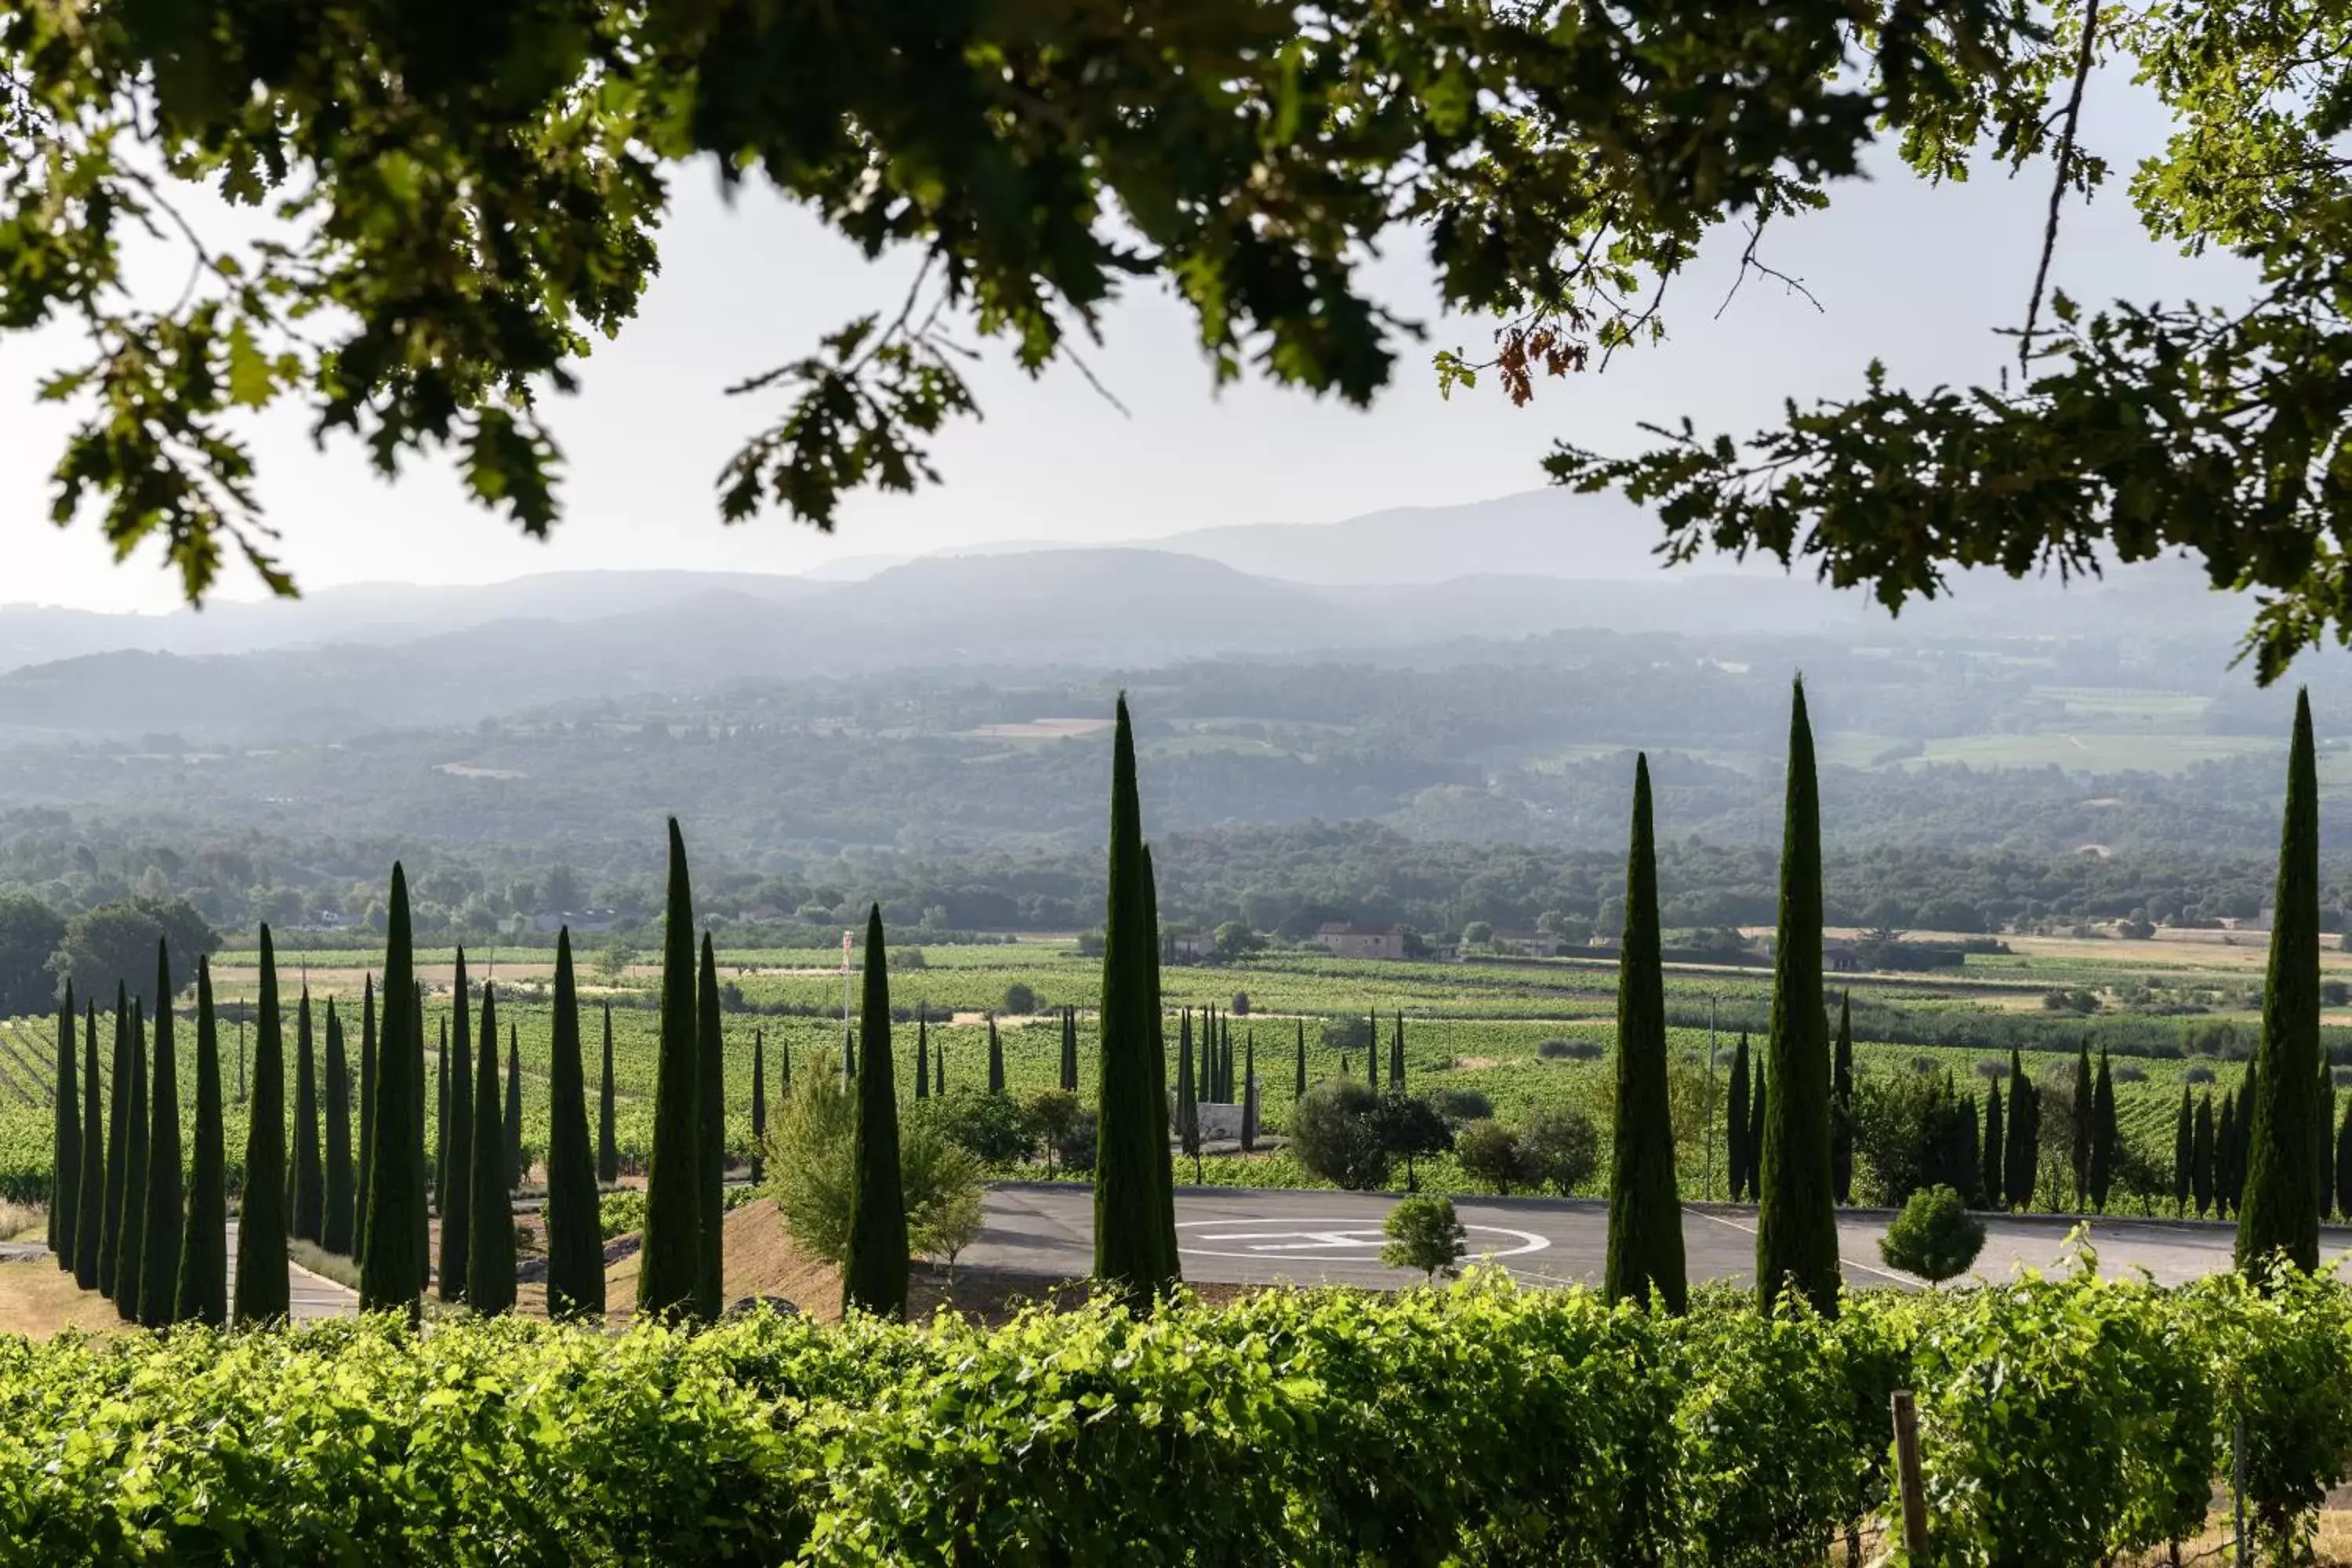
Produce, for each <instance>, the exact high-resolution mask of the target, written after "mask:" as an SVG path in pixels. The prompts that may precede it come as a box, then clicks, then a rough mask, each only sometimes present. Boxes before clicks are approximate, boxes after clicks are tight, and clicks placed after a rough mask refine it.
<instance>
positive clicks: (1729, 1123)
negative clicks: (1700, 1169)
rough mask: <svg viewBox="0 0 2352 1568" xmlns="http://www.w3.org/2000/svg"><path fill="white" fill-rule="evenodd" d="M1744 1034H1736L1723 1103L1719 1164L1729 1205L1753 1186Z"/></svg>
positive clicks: (1752, 1145)
mask: <svg viewBox="0 0 2352 1568" xmlns="http://www.w3.org/2000/svg"><path fill="white" fill-rule="evenodd" d="M1750 1094H1751V1091H1750V1089H1749V1087H1748V1031H1747V1030H1745V1029H1742V1030H1740V1031H1739V1045H1738V1048H1736V1049H1735V1050H1734V1051H1733V1052H1732V1053H1731V1089H1730V1091H1729V1093H1728V1094H1727V1095H1726V1097H1725V1100H1724V1116H1723V1163H1724V1165H1725V1167H1726V1168H1727V1172H1728V1181H1729V1184H1730V1188H1731V1201H1732V1202H1733V1203H1738V1201H1739V1200H1740V1199H1741V1198H1744V1197H1746V1196H1748V1192H1749V1190H1750V1189H1751V1188H1752V1187H1754V1186H1755V1184H1756V1146H1755V1144H1754V1143H1752V1142H1749V1140H1748V1100H1749V1098H1750Z"/></svg>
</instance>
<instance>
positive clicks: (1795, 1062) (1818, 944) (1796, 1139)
mask: <svg viewBox="0 0 2352 1568" xmlns="http://www.w3.org/2000/svg"><path fill="white" fill-rule="evenodd" d="M1757 1100H1758V1102H1759V1104H1762V1105H1765V1106H1766V1107H1767V1108H1768V1110H1769V1114H1768V1115H1767V1116H1766V1117H1765V1119H1764V1136H1763V1139H1762V1141H1761V1146H1760V1154H1759V1166H1758V1171H1759V1175H1760V1177H1761V1183H1760V1186H1759V1193H1760V1194H1761V1195H1760V1196H1759V1199H1758V1205H1759V1212H1758V1215H1757V1223H1756V1289H1757V1295H1758V1297H1759V1300H1761V1301H1762V1302H1763V1304H1764V1306H1765V1308H1766V1309H1767V1310H1770V1309H1771V1308H1772V1307H1773V1306H1774V1305H1775V1304H1776V1303H1777V1302H1778V1301H1779V1300H1780V1294H1781V1292H1782V1291H1783V1290H1784V1289H1788V1288H1790V1287H1794V1288H1795V1289H1798V1290H1800V1291H1801V1292H1803V1294H1804V1296H1805V1298H1806V1299H1807V1300H1810V1301H1811V1303H1812V1304H1813V1306H1814V1308H1815V1309H1816V1310H1819V1311H1821V1312H1822V1314H1824V1315H1825V1316H1832V1317H1833V1316H1835V1315H1836V1313H1837V1309H1838V1284H1839V1277H1838V1248H1837V1213H1836V1207H1835V1198H1834V1195H1833V1194H1832V1191H1831V1185H1830V1104H1829V1100H1830V1042H1829V1019H1828V1016H1827V1015H1826V1014H1825V1013H1824V1012H1823V1011H1822V811H1821V794H1820V789H1819V786H1818V784H1816V782H1815V779H1814V775H1813V732H1812V727H1811V723H1810V722H1809V721H1807V719H1806V715H1805V686H1804V682H1803V680H1801V679H1800V680H1799V681H1798V682H1797V683H1796V688H1795V695H1794V698H1793V700H1792V705H1791V708H1790V719H1789V795H1788V802H1787V814H1786V821H1785V824H1784V826H1783V827H1782V832H1781V844H1780V936H1779V939H1778V943H1777V945H1776V946H1775V948H1774V950H1773V955H1772V1034H1771V1038H1770V1040H1769V1043H1768V1044H1767V1045H1766V1047H1765V1060H1764V1089H1763V1091H1762V1092H1761V1093H1759V1094H1758V1096H1757Z"/></svg>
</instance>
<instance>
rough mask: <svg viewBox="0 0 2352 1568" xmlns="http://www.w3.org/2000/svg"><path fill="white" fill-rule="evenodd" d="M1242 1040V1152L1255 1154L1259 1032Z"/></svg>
mask: <svg viewBox="0 0 2352 1568" xmlns="http://www.w3.org/2000/svg"><path fill="white" fill-rule="evenodd" d="M1242 1038H1243V1045H1242V1053H1243V1054H1242V1152H1243V1153H1244V1154H1254V1153H1255V1152H1257V1031H1256V1030H1255V1029H1251V1030H1249V1031H1247V1032H1246V1033H1245V1034H1244V1036H1243V1037H1242Z"/></svg>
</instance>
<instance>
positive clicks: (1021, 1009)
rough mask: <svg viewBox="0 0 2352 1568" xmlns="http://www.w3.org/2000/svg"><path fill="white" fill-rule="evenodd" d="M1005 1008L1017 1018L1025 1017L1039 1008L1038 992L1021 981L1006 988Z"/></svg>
mask: <svg viewBox="0 0 2352 1568" xmlns="http://www.w3.org/2000/svg"><path fill="white" fill-rule="evenodd" d="M1004 1010H1005V1011H1006V1012H1007V1013H1009V1014H1011V1015H1012V1016H1014V1017H1016V1018H1025V1017H1027V1016H1029V1015H1031V1014H1032V1013H1034V1012H1035V1011H1036V1010H1037V993H1036V992H1034V991H1033V990H1031V989H1030V988H1029V986H1028V985H1027V984H1024V983H1023V982H1021V981H1018V980H1016V981H1014V982H1013V984H1010V985H1008V986H1006V987H1005V988H1004Z"/></svg>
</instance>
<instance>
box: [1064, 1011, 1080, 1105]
mask: <svg viewBox="0 0 2352 1568" xmlns="http://www.w3.org/2000/svg"><path fill="white" fill-rule="evenodd" d="M1061 1084H1062V1088H1063V1089H1065V1090H1066V1091H1067V1092H1069V1093H1071V1094H1076V1093H1077V1092H1078V1010H1077V1009H1076V1007H1071V1006H1064V1007H1063V1009H1062V1078H1061Z"/></svg>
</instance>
